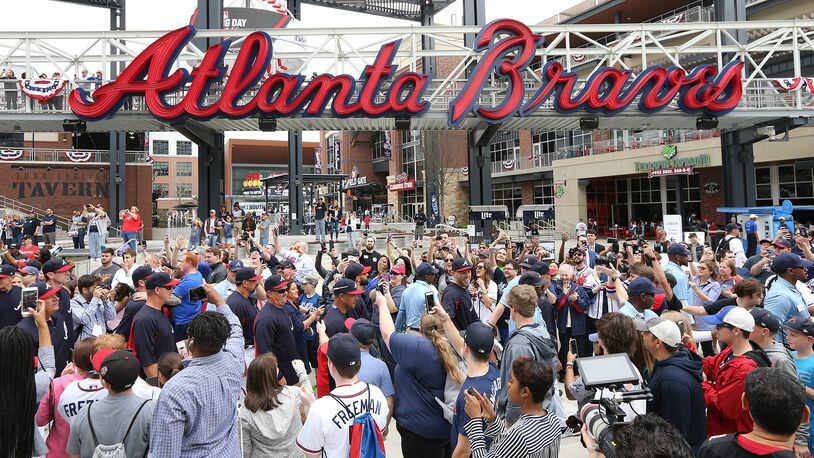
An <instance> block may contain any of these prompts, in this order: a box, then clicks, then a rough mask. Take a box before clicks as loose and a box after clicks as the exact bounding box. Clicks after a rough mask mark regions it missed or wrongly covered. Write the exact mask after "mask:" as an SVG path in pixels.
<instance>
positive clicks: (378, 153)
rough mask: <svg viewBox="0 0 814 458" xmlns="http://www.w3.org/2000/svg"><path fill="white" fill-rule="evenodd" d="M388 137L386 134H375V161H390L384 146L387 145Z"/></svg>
mask: <svg viewBox="0 0 814 458" xmlns="http://www.w3.org/2000/svg"><path fill="white" fill-rule="evenodd" d="M386 140H387V136H386V135H385V133H384V132H374V133H373V160H374V161H375V160H376V159H390V158H389V157H388V156H385V155H384V144H385V143H386Z"/></svg>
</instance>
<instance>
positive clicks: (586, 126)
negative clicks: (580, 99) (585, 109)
mask: <svg viewBox="0 0 814 458" xmlns="http://www.w3.org/2000/svg"><path fill="white" fill-rule="evenodd" d="M596 129H599V118H598V117H596V116H591V117H589V118H580V120H579V130H596Z"/></svg>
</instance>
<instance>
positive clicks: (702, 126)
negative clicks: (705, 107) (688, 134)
mask: <svg viewBox="0 0 814 458" xmlns="http://www.w3.org/2000/svg"><path fill="white" fill-rule="evenodd" d="M695 128H696V129H698V130H710V129H717V128H718V118H717V117H715V116H701V117H700V118H698V119H696V120H695Z"/></svg>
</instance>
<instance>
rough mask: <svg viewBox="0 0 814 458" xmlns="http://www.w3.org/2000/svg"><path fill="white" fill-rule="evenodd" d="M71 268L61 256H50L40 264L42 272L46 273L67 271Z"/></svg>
mask: <svg viewBox="0 0 814 458" xmlns="http://www.w3.org/2000/svg"><path fill="white" fill-rule="evenodd" d="M71 269H73V265H72V264H69V263H68V261H66V260H64V259H62V258H52V259H50V260H48V262H46V263H45V264H44V265H43V266H42V274H43V275H46V274H48V273H49V272H55V273H56V272H67V271H69V270H71Z"/></svg>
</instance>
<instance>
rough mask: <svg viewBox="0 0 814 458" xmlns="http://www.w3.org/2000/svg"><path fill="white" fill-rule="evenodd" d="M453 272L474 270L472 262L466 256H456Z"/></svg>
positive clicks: (453, 262)
mask: <svg viewBox="0 0 814 458" xmlns="http://www.w3.org/2000/svg"><path fill="white" fill-rule="evenodd" d="M452 270H453V272H467V271H470V270H472V263H471V262H469V259H466V258H455V259H453V260H452Z"/></svg>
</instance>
